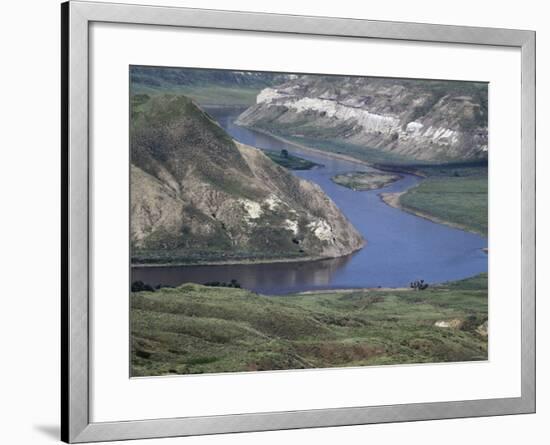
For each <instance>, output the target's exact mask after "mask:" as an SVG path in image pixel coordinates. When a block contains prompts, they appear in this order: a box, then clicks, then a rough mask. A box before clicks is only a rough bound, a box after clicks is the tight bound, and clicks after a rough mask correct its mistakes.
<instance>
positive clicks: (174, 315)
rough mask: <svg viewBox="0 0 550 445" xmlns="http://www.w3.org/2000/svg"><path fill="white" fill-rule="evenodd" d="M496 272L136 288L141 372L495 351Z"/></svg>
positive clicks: (134, 316)
mask: <svg viewBox="0 0 550 445" xmlns="http://www.w3.org/2000/svg"><path fill="white" fill-rule="evenodd" d="M487 315H488V313H487V275H486V274H482V275H479V276H477V277H474V278H471V279H467V280H462V281H457V282H451V283H446V284H443V285H438V286H434V287H430V288H428V289H426V290H424V291H413V290H410V289H376V290H373V289H364V290H352V291H350V290H342V291H322V292H307V293H301V294H294V295H285V296H277V297H274V296H264V295H259V294H256V293H253V292H250V291H247V290H244V289H232V288H231V289H230V288H220V287H208V286H201V285H196V284H185V285H182V286H180V287H177V288H162V289H160V290H157V291H155V292H137V293H133V294H131V317H130V318H131V339H132V347H131V370H132V375H133V376H152V375H166V374H198V373H219V372H242V371H260V370H281V369H304V368H326V367H344V366H363V365H386V364H406V363H434V362H455V361H474V360H487Z"/></svg>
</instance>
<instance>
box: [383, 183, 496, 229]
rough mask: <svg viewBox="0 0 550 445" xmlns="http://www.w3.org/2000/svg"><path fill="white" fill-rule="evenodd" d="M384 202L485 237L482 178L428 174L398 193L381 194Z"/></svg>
mask: <svg viewBox="0 0 550 445" xmlns="http://www.w3.org/2000/svg"><path fill="white" fill-rule="evenodd" d="M380 197H381V199H382V200H383V201H384V202H385V203H386V204H388V205H390V206H392V207H395V208H398V209H400V210H403V211H405V212H409V213H412V214H414V215H416V216H419V217H421V218H425V219H428V220H430V221H433V222H436V223H438V224H445V225H447V226H450V227H454V228H458V229H461V230H466V231H469V232H472V233H476V234H479V235H482V236H484V237H486V236H487V233H488V188H487V178H486V177H437V178H434V177H431V178H429V179H427V180H425V181H423V182H421V183H420V184H418V185H417V186H416V187H413V188H411V189H409V190H407V191H405V192H401V193H382V194H380Z"/></svg>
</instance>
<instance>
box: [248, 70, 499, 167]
mask: <svg viewBox="0 0 550 445" xmlns="http://www.w3.org/2000/svg"><path fill="white" fill-rule="evenodd" d="M487 100H488V98H487V84H485V83H475V82H454V81H427V80H408V79H384V78H370V77H345V76H314V75H304V76H297V77H294V78H291V79H289V80H287V81H285V82H283V83H282V84H280V85H278V86H271V87H267V88H264V89H263V90H262V91H261V92H260V93H259V94H258V96H257V100H256V104H255V105H253V106H251V107H249V108H248V109H247V110H246V111H244V112H243V113H242V114H241V116H240V117H239V119H238V122H237V123H239V124H240V125H244V126H248V127H253V128H257V129H261V130H266V131H269V132H272V133H276V134H280V135H283V136H284V135H287V136H294V137H303V138H311V139H314V140H325V141H335V142H340V143H342V142H343V143H347V144H353V145H357V146H364V147H368V148H370V149H372V148H374V149H378V150H381V151H385V152H389V153H392V154H394V155H398V156H401V157H403V159H407V160H420V161H439V162H442V161H453V160H484V159H487V144H488V136H487Z"/></svg>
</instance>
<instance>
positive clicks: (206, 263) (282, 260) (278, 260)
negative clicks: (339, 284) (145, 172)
mask: <svg viewBox="0 0 550 445" xmlns="http://www.w3.org/2000/svg"><path fill="white" fill-rule="evenodd" d="M366 245H367V240H364V244H363V245H362V246H361V247H359V248H357V249H355V250H353V251H352V252H350V253H347V254H346V255H342V256H338V257H312V256H301V257H296V258H290V257H286V258H246V259H240V260H238V259H228V260H215V261H209V260H205V261H177V260H175V261H174V262H164V263H132V264H131V267H143V268H145V267H181V266H238V265H247V264H249V265H252V264H279V263H312V262H317V261H326V260H336V259H339V258H345V257H347V256H350V255H353V254H354V253H355V252H357V251H358V250H361V249H362V248H363V247H365V246H366Z"/></svg>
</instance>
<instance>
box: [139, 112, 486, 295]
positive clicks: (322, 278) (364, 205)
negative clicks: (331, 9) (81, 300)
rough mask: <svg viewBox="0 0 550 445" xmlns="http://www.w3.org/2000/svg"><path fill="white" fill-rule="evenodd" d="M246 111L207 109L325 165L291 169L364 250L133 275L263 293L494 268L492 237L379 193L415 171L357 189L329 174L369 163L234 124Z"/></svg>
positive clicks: (228, 124) (396, 283) (260, 140)
mask: <svg viewBox="0 0 550 445" xmlns="http://www.w3.org/2000/svg"><path fill="white" fill-rule="evenodd" d="M239 111H240V110H237V109H231V108H212V109H208V112H209V113H210V114H211V115H212V116H214V118H216V119H217V120H218V122H219V123H220V125H221V126H222V127H223V128H224V129H225V130H226V131H227V132H228V133H229V134H230V135H231V136H232V137H233V138H235V139H236V140H238V141H240V142H242V143H244V144H248V145H252V146H254V147H258V148H261V149H264V150H276V151H280V150H282V149H286V150H288V152H289V153H291V154H295V155H297V156H300V157H302V158H305V159H309V160H311V161H313V162H316V163H318V164H321V165H322V167H318V168H314V169H312V170H306V171H293V173H294V174H296V175H297V176H299V177H301V178H304V179H307V180H309V181H312V182H315V183H317V184H319V185H320V186H321V188H322V189H323V190H324V191H325V193H326V194H327V195H328V196H330V198H332V200H333V201H334V202H335V203H336V205H337V206H338V207H339V208H340V210H341V211H342V212H343V213H344V214H345V215H346V217H347V218H348V219H349V220H350V221H351V223H352V224H353V225H354V226H355V227H356V228H357V230H358V231H359V232H360V233H361V234H362V235H363V237H364V238H365V239H366V240H367V245H366V247H364V248H363V249H361V250H359V251H358V252H355V253H354V254H351V255H348V256H346V257H342V258H337V259H330V260H321V261H309V262H299V263H296V262H292V263H272V264H239V265H219V266H218V265H216V266H170V267H138V268H133V273H132V279H133V280H142V281H144V282H146V283H149V284H153V285H156V284H164V285H179V284H182V283H185V282H195V283H205V282H207V281H226V282H228V281H230V280H232V279H236V280H237V281H238V282H239V283H240V284H241V285H242V287H244V288H247V289H252V290H254V291H257V292H261V293H265V294H285V293H290V292H299V291H305V290H316V289H345V288H361V287H379V286H380V287H402V286H407V285H408V284H409V283H410V282H411V281H413V280H417V279H423V280H425V281H426V282H428V283H440V282H444V281H448V280H456V279H461V278H466V277H470V276H473V275H476V274H478V273H481V272H486V271H487V268H488V258H487V255H486V254H485V253H484V252H483V251H482V250H481V249H482V248H484V247H487V239H486V238H484V237H482V236H480V235H476V234H473V233H469V232H465V231H463V230H459V229H455V228H452V227H449V226H446V225H443V224H437V223H434V222H431V221H428V220H426V219H424V218H420V217H417V216H415V215H412V214H410V213H407V212H404V211H402V210H399V209H395V208H393V207H390V206H388V205H387V204H385V203H384V202H383V201H382V200H381V199H380V197H379V196H378V194H379V193H382V192H402V191H405V190H407V189H409V188H411V187H413V186H414V185H416V184H417V183H418V182H419V181H422V178H419V177H417V176H414V175H403V178H402V179H400V180H398V181H396V182H394V183H393V184H390V185H389V186H387V187H384V188H382V189H378V190H372V191H353V190H351V189H348V188H346V187H342V186H340V185H338V184H335V183H334V182H332V181H331V179H330V178H331V177H332V176H334V175H336V174H338V173H343V172H349V171H368V170H369V167H367V166H365V165H362V164H359V163H355V162H351V161H346V160H341V159H335V158H332V157H330V156H328V155H323V154H320V153H312V152H311V151H306V150H303V149H300V148H299V147H297V146H295V145H293V144H289V143H286V142H283V141H281V140H279V139H276V138H274V137H271V136H269V135H266V134H263V133H259V132H256V131H254V130H251V129H248V128H244V127H240V126H238V125H236V124H235V123H234V120H235V119H236V117H237V116H238V114H239Z"/></svg>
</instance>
